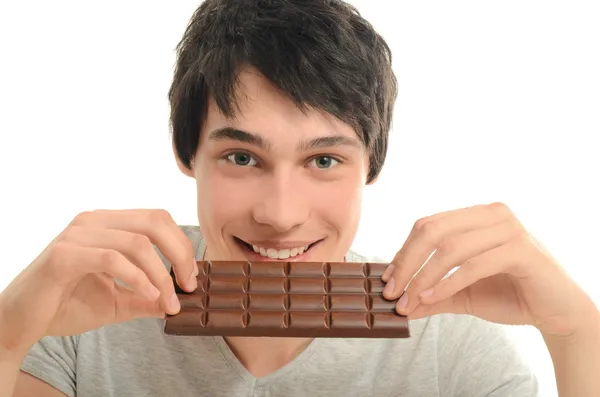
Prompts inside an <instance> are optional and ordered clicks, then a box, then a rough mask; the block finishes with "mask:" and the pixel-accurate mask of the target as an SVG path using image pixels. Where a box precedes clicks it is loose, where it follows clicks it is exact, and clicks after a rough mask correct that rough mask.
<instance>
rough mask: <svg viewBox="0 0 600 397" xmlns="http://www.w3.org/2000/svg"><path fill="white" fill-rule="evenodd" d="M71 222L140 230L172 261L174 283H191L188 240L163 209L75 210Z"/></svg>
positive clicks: (192, 255) (191, 259)
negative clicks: (78, 212) (77, 213)
mask: <svg viewBox="0 0 600 397" xmlns="http://www.w3.org/2000/svg"><path fill="white" fill-rule="evenodd" d="M72 224H74V225H80V224H83V225H95V226H98V227H104V228H107V229H119V230H124V231H128V232H132V233H136V234H143V235H145V236H148V237H149V238H150V241H152V243H153V244H154V245H156V247H157V248H158V249H159V250H160V252H161V253H162V254H163V255H164V256H165V257H166V258H167V259H168V260H169V262H170V263H171V264H172V265H173V271H174V273H175V276H176V279H177V283H178V284H179V285H181V286H184V285H187V286H188V287H190V286H193V283H194V280H196V275H197V266H196V258H195V253H194V249H193V246H192V243H191V241H190V240H189V239H188V238H187V237H186V235H185V233H184V232H183V231H182V230H181V228H180V227H179V226H178V225H177V224H176V223H175V221H174V220H173V218H172V217H171V215H170V214H169V213H168V212H167V211H165V210H146V209H138V210H119V211H111V210H98V211H92V212H84V213H82V214H79V215H78V216H77V217H76V218H75V219H74V220H73V222H72Z"/></svg>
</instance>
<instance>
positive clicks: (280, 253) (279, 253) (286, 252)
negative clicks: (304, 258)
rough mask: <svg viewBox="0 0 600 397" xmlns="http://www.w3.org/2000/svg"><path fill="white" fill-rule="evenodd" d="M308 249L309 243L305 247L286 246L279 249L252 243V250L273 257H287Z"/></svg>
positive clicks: (300, 253)
mask: <svg viewBox="0 0 600 397" xmlns="http://www.w3.org/2000/svg"><path fill="white" fill-rule="evenodd" d="M307 249H308V245H305V246H304V247H296V248H291V249H289V248H286V249H281V250H277V249H275V248H264V247H259V246H257V245H252V250H254V252H256V253H257V254H260V255H261V256H266V257H268V258H272V259H287V258H293V257H295V256H298V255H302V254H303V253H304V252H305V251H306V250H307Z"/></svg>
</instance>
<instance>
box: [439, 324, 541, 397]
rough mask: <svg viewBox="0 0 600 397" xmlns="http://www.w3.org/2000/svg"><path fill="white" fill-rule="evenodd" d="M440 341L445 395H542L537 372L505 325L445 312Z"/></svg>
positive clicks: (441, 384)
mask: <svg viewBox="0 0 600 397" xmlns="http://www.w3.org/2000/svg"><path fill="white" fill-rule="evenodd" d="M438 343H439V346H438V365H439V369H438V376H439V379H438V381H439V385H440V392H441V393H442V394H443V395H444V396H455V397H458V396H487V397H500V396H528V397H530V396H531V397H535V396H539V386H538V380H537V378H536V376H535V373H534V371H533V370H532V368H531V366H530V365H529V364H528V363H527V361H526V360H525V356H524V354H523V353H522V352H521V351H520V350H519V349H518V347H517V345H516V343H515V341H514V340H513V339H512V338H511V335H510V333H509V332H508V330H507V329H506V327H505V326H502V325H499V324H494V323H491V322H488V321H484V320H481V319H479V318H476V317H473V316H467V315H443V316H442V319H441V322H440V337H439V339H438Z"/></svg>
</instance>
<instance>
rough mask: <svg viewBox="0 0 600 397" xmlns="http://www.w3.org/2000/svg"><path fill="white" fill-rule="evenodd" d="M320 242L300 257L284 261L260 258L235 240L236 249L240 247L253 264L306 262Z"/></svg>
mask: <svg viewBox="0 0 600 397" xmlns="http://www.w3.org/2000/svg"><path fill="white" fill-rule="evenodd" d="M321 241H322V240H320V241H317V242H316V243H314V244H312V245H311V246H310V247H309V248H308V250H306V251H304V252H303V253H302V254H300V255H296V256H293V257H292V256H290V257H288V258H285V259H279V258H269V257H266V256H262V255H260V254H258V253H256V252H254V250H253V249H251V248H249V247H248V246H247V245H246V244H244V243H242V242H240V241H238V240H237V239H236V240H235V242H236V244H237V245H238V247H240V248H241V249H242V251H244V254H245V255H246V256H247V257H248V259H249V260H250V261H255V262H307V261H308V260H309V258H310V255H311V254H312V252H313V250H314V249H315V248H316V247H317V245H319V244H321Z"/></svg>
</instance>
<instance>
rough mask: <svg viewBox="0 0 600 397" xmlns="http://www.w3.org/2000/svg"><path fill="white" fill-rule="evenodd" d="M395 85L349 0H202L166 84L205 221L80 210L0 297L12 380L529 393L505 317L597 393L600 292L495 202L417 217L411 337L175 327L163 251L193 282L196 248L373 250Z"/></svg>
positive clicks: (143, 387) (76, 385)
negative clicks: (366, 216) (365, 218)
mask: <svg viewBox="0 0 600 397" xmlns="http://www.w3.org/2000/svg"><path fill="white" fill-rule="evenodd" d="M395 97H396V85H395V78H394V75H393V73H392V69H391V57H390V54H389V50H388V48H387V46H386V44H385V42H384V40H383V39H382V38H381V37H379V36H378V35H377V34H376V32H375V31H374V30H373V29H372V27H371V26H370V25H369V24H368V23H367V22H366V21H365V20H363V19H362V18H361V17H360V16H358V15H357V13H355V12H354V10H353V9H351V8H350V7H349V6H348V5H346V4H344V3H342V2H341V1H326V0H286V1H276V0H272V1H266V0H207V1H206V2H204V3H203V4H202V5H201V6H200V7H199V8H198V10H197V11H196V13H195V14H194V16H193V17H192V20H191V23H190V25H189V27H188V29H187V30H186V32H185V34H184V37H183V40H182V42H181V43H180V46H179V48H178V58H177V68H176V71H175V76H174V80H173V85H172V88H171V90H170V93H169V98H170V102H171V108H172V113H171V121H172V126H173V149H174V154H175V158H176V161H177V163H178V165H179V168H180V170H181V171H182V172H183V173H184V174H185V175H188V176H190V177H192V178H194V179H195V180H196V182H197V190H198V221H199V227H193V226H184V227H178V226H177V225H176V224H175V223H174V222H173V220H172V219H171V217H170V216H169V214H168V213H167V212H166V211H163V210H156V211H150V210H123V211H91V212H86V213H82V214H80V215H79V216H77V217H76V218H75V219H74V220H73V221H72V222H71V223H70V224H69V225H68V227H67V228H66V229H65V230H64V231H63V232H62V233H61V234H60V235H59V236H57V238H56V239H55V240H54V241H52V242H51V243H50V244H49V246H48V247H47V249H45V250H44V252H42V253H41V254H40V256H39V257H38V258H36V260H35V261H34V262H33V263H31V265H30V266H28V267H27V268H26V269H25V270H24V271H23V272H22V273H21V274H19V275H18V276H17V278H16V279H15V280H14V281H13V282H12V283H11V284H10V285H9V286H8V287H7V288H6V289H5V291H4V292H3V293H2V295H0V382H1V383H2V385H4V386H5V387H4V389H2V391H0V396H12V395H14V396H30V395H35V396H41V397H51V396H63V395H68V396H76V395H77V396H105V395H128V396H138V395H169V396H171V395H173V396H175V395H189V396H192V395H206V396H251V395H252V396H262V395H264V396H268V395H269V396H274V395H275V396H331V395H339V396H353V395H355V396H364V395H384V396H385V395H387V396H439V395H443V396H454V395H456V396H458V395H473V396H508V395H519V396H522V395H527V396H530V395H535V394H536V393H537V384H536V380H535V379H534V377H533V375H532V374H531V372H530V371H529V369H528V368H527V366H526V365H525V364H524V363H523V362H522V361H521V358H520V357H519V355H518V354H517V352H516V350H515V349H514V347H513V346H512V344H511V342H510V340H509V339H508V338H507V336H506V335H505V333H504V332H503V328H502V326H501V325H500V324H508V323H510V324H529V325H532V326H535V327H537V328H538V329H539V330H540V332H541V333H542V334H543V336H544V340H545V341H546V343H547V346H548V348H549V351H550V353H551V355H552V359H553V361H554V365H555V370H556V375H557V382H558V389H559V392H560V394H561V396H575V395H576V396H592V395H599V393H600V386H599V382H598V380H597V374H598V373H599V371H600V364H599V358H598V357H600V343H599V341H598V331H599V330H600V326H599V324H600V321H599V313H598V310H597V308H596V307H595V305H594V304H593V302H592V301H591V300H590V299H589V297H587V296H586V294H585V293H584V292H583V291H582V290H581V289H580V288H579V287H578V286H577V285H575V284H574V283H573V281H572V280H570V279H569V278H568V277H567V275H566V274H565V273H564V272H563V271H562V270H561V269H560V266H559V265H558V264H557V263H556V262H555V261H554V260H553V259H552V257H551V256H550V254H549V253H547V252H546V251H545V250H544V249H543V248H542V247H541V246H539V244H537V243H536V241H535V240H534V239H533V237H531V236H530V235H529V234H528V233H527V232H526V231H525V229H524V228H523V226H522V225H521V224H520V223H519V222H518V220H517V219H516V218H515V217H514V216H513V214H512V213H511V211H510V210H509V209H508V208H507V207H506V206H504V205H502V204H499V203H494V204H491V205H481V206H476V207H472V208H465V209H460V210H455V211H449V212H445V213H442V214H437V215H434V216H431V217H427V218H423V219H420V220H417V221H416V222H415V227H414V229H413V231H412V232H411V234H410V236H409V237H408V239H407V241H406V242H405V243H404V245H403V246H402V247H401V249H400V251H399V252H398V255H397V256H396V258H395V259H394V261H393V266H390V267H389V268H388V271H387V272H386V274H384V276H383V279H384V281H385V282H386V289H385V292H384V294H385V296H386V297H387V298H389V299H397V298H400V299H399V301H398V306H397V310H398V312H400V313H402V314H408V315H409V316H410V318H411V319H412V322H411V334H412V337H411V338H410V339H315V340H311V339H286V338H240V337H238V338H233V337H232V338H220V337H214V338H213V337H173V336H167V335H164V333H163V326H164V316H165V313H166V314H174V313H177V312H178V310H179V308H180V306H179V302H178V300H177V297H176V295H175V294H174V292H175V291H174V286H173V284H172V281H171V278H170V276H169V271H170V270H171V268H172V269H173V270H174V273H175V275H176V277H177V283H178V284H179V285H180V286H181V287H182V288H184V289H185V290H188V291H192V290H194V289H195V288H196V281H195V280H196V278H195V275H197V268H196V266H195V260H199V259H210V260H218V259H244V260H245V259H248V260H281V261H343V260H346V261H365V260H366V258H363V257H361V256H359V255H358V254H356V253H353V252H351V251H350V246H351V243H352V240H353V238H354V236H355V233H356V229H357V227H358V221H359V217H360V204H361V192H362V188H363V187H364V186H365V184H369V183H374V182H375V180H376V179H377V176H378V174H379V172H380V170H381V167H382V165H383V162H384V158H385V154H386V149H387V135H388V131H389V128H390V121H391V114H392V110H393V105H394V100H395ZM432 253H433V256H431V259H429V260H427V259H428V258H429V257H430V255H431V254H432ZM425 262H427V263H426V264H425V266H424V267H423V269H422V270H420V268H421V266H422V265H423V264H424V263H425ZM457 266H458V267H459V268H458V270H457V271H455V272H454V273H453V274H452V275H451V276H450V277H447V278H445V277H444V276H445V275H446V274H447V273H448V272H449V271H450V270H452V269H453V268H454V267H457ZM415 275H416V276H415ZM413 276H415V277H414V279H413ZM115 278H116V279H118V280H120V281H121V282H122V283H125V285H126V286H128V287H129V288H126V287H124V286H123V285H122V284H115V281H114V279H115ZM411 279H412V281H411ZM405 290H406V292H404V291H405ZM559 291H560V292H559Z"/></svg>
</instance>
